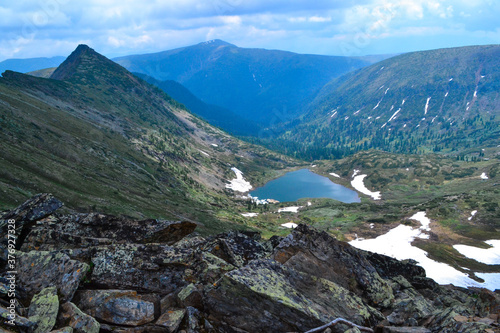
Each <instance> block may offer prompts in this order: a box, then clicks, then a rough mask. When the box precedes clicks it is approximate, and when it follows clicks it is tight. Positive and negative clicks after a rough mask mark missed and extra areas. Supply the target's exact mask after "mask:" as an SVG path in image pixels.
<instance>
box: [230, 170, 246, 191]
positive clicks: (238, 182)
mask: <svg viewBox="0 0 500 333" xmlns="http://www.w3.org/2000/svg"><path fill="white" fill-rule="evenodd" d="M231 170H233V172H234V173H235V174H236V178H235V179H233V180H231V181H230V183H229V184H226V188H230V189H231V190H233V191H235V192H248V191H250V190H251V189H252V185H251V184H250V183H249V182H247V181H246V180H245V179H244V178H243V172H241V171H240V170H238V169H236V168H234V167H233V168H231Z"/></svg>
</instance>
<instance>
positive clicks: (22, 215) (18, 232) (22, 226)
mask: <svg viewBox="0 0 500 333" xmlns="http://www.w3.org/2000/svg"><path fill="white" fill-rule="evenodd" d="M62 205H63V203H62V202H61V201H59V200H57V199H56V198H54V196H53V195H52V194H46V193H44V194H37V195H35V196H34V197H32V198H31V199H29V200H27V201H26V202H25V203H23V204H22V205H20V206H19V207H17V208H15V209H13V210H11V211H9V212H7V213H5V214H4V215H3V216H2V217H0V233H1V235H2V236H1V238H0V267H1V266H3V265H5V264H6V262H7V257H8V245H9V241H8V237H9V235H15V237H16V244H15V246H16V248H17V249H20V248H21V246H22V244H23V242H24V239H25V238H26V236H27V235H28V234H29V232H30V231H31V228H32V227H33V225H34V224H35V223H36V221H38V220H40V219H42V218H44V217H46V216H48V215H50V214H52V213H53V212H54V211H56V210H57V209H59V208H60V207H61V206H62ZM9 220H11V221H14V223H9Z"/></svg>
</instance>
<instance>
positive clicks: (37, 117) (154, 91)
mask: <svg viewBox="0 0 500 333" xmlns="http://www.w3.org/2000/svg"><path fill="white" fill-rule="evenodd" d="M52 77H53V78H52V79H43V78H37V77H33V76H29V75H24V74H19V73H16V72H10V71H7V72H5V73H4V74H3V78H1V79H0V126H1V128H2V131H1V132H0V151H1V152H2V153H1V156H0V170H1V171H0V184H1V185H0V187H1V189H2V192H1V193H0V209H6V208H9V207H12V206H15V205H18V204H19V203H20V202H22V201H23V200H25V199H26V198H27V197H29V196H31V195H32V194H35V193H38V192H52V193H53V194H54V195H56V196H59V197H64V198H66V202H67V204H68V206H69V208H72V209H76V210H80V211H82V210H88V209H90V210H97V211H101V212H109V213H121V214H127V215H132V216H144V215H145V216H149V217H155V218H158V217H164V218H177V219H192V220H196V221H198V222H202V223H203V224H204V226H205V228H202V231H203V230H205V231H204V232H216V231H220V230H222V229H224V228H225V226H227V225H229V224H230V223H231V224H232V223H233V222H234V221H236V222H238V219H237V218H235V215H236V214H234V215H231V212H232V211H233V210H234V206H235V205H234V201H233V199H232V197H233V194H232V191H230V190H227V189H226V184H227V183H228V182H229V179H233V178H235V175H234V172H233V171H231V167H232V166H236V167H237V168H239V169H240V170H242V171H243V172H244V174H245V178H246V179H247V180H249V181H250V182H252V183H256V182H258V181H259V179H261V178H262V177H266V175H267V177H270V175H271V174H274V172H275V171H272V169H275V170H279V169H282V168H284V167H286V166H287V165H288V163H289V162H291V163H292V164H293V161H291V160H290V159H287V158H282V157H281V156H279V155H278V154H274V153H272V152H269V151H267V150H265V149H263V148H260V147H257V146H252V145H249V144H245V143H243V142H241V141H239V140H236V139H234V138H233V137H231V136H229V135H227V134H226V133H224V132H222V131H221V130H219V129H216V128H214V127H211V126H210V125H208V124H206V123H205V122H203V121H201V120H200V119H198V118H196V117H195V116H193V115H192V114H191V113H189V112H188V111H186V110H185V109H183V108H182V106H181V105H180V104H178V103H177V102H175V101H174V100H173V99H171V98H170V97H169V96H168V95H166V94H165V93H163V92H162V91H161V90H159V89H158V88H156V87H154V86H151V85H149V84H148V83H146V82H144V81H143V80H141V79H139V78H137V77H135V76H133V75H132V74H131V73H129V72H128V71H127V70H125V69H124V68H123V67H121V66H119V65H117V64H115V63H113V62H112V61H110V60H108V59H106V58H105V57H103V56H101V55H100V54H98V53H96V52H95V51H93V50H92V49H90V48H88V47H87V46H83V45H81V46H79V47H78V48H77V49H76V50H75V51H74V52H73V53H72V54H71V55H70V56H69V57H68V59H67V60H66V61H65V62H64V63H62V64H61V65H60V66H59V68H58V69H57V70H56V71H55V72H54V74H53V75H52ZM56 78H57V79H56ZM221 208H225V211H226V213H225V214H223V216H218V215H219V211H220V210H221ZM238 215H239V214H238Z"/></svg>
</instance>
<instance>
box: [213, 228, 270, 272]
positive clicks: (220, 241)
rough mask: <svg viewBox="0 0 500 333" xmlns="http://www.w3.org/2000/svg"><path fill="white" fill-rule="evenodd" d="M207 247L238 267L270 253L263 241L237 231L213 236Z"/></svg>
mask: <svg viewBox="0 0 500 333" xmlns="http://www.w3.org/2000/svg"><path fill="white" fill-rule="evenodd" d="M205 249H206V251H208V252H211V253H212V254H214V255H216V256H217V257H219V258H221V259H223V260H224V261H226V262H228V263H230V264H231V265H234V266H236V267H242V266H243V265H245V264H246V263H248V261H250V260H254V259H261V258H265V257H267V256H269V255H270V252H269V251H268V250H266V248H265V247H264V246H263V245H262V244H261V243H259V242H258V241H256V240H255V239H254V238H252V237H249V236H247V235H245V234H243V233H240V232H237V231H231V232H227V233H223V234H220V235H217V236H215V237H213V238H212V239H211V240H210V241H209V242H208V244H207V245H206V246H205Z"/></svg>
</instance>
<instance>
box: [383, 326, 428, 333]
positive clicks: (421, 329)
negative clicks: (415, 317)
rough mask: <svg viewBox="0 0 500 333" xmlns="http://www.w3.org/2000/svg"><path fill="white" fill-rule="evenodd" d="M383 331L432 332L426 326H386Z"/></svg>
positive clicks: (402, 332) (403, 332)
mask: <svg viewBox="0 0 500 333" xmlns="http://www.w3.org/2000/svg"><path fill="white" fill-rule="evenodd" d="M383 333H431V331H429V330H428V329H427V328H425V327H394V326H385V327H384V330H383Z"/></svg>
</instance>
